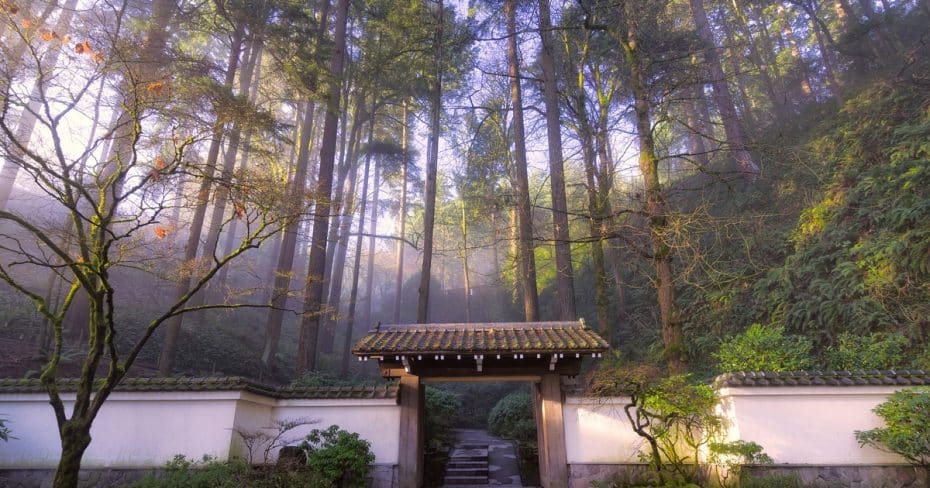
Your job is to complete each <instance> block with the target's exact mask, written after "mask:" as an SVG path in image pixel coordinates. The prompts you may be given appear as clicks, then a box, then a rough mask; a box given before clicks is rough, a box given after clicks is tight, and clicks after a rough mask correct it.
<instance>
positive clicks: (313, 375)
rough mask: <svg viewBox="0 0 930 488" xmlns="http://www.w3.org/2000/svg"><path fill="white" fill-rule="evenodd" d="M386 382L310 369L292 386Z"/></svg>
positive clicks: (307, 386) (380, 383)
mask: <svg viewBox="0 0 930 488" xmlns="http://www.w3.org/2000/svg"><path fill="white" fill-rule="evenodd" d="M384 384H385V382H384V381H383V380H381V379H380V378H379V379H372V378H364V377H351V378H342V377H339V376H336V375H333V374H330V373H325V372H323V371H308V372H306V373H304V374H303V375H302V376H300V377H299V378H297V379H295V380H294V381H292V382H291V386H294V387H300V388H323V387H334V386H379V385H384Z"/></svg>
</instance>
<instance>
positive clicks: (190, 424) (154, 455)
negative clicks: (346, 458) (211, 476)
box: [0, 391, 400, 469]
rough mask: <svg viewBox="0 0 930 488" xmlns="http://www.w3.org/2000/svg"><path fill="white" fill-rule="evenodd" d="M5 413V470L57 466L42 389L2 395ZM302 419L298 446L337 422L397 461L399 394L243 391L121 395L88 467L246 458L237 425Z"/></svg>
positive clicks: (111, 405) (0, 408)
mask: <svg viewBox="0 0 930 488" xmlns="http://www.w3.org/2000/svg"><path fill="white" fill-rule="evenodd" d="M68 398H69V397H68V396H65V399H66V400H67V399H68ZM70 398H72V399H73V395H71V396H70ZM67 408H69V409H70V408H71V404H70V403H68V404H67ZM0 417H3V418H5V419H7V420H8V423H7V425H8V427H9V428H10V429H11V430H12V435H13V436H14V437H16V439H10V441H9V442H0V469H2V468H14V467H15V468H49V467H54V466H55V465H56V464H57V462H58V458H59V457H60V454H61V449H60V447H59V446H60V441H59V438H58V430H57V426H56V424H55V417H54V414H53V412H52V408H51V406H49V404H48V397H47V396H46V395H45V394H44V393H43V394H39V393H33V394H2V395H0ZM296 418H308V419H313V420H316V421H318V422H317V423H315V424H313V425H308V426H303V427H300V428H297V429H294V430H293V431H291V432H289V433H288V434H287V436H286V438H288V439H294V440H295V442H294V443H296V441H299V440H300V439H302V438H303V437H304V436H305V435H306V433H307V432H309V431H310V430H311V429H313V428H325V427H328V426H330V425H334V424H336V425H339V426H340V427H341V428H343V429H345V430H348V431H352V432H358V433H359V434H360V435H361V436H362V438H364V439H366V440H368V441H369V442H370V443H371V445H372V451H373V452H374V454H375V456H376V460H375V462H376V463H378V464H388V465H393V464H396V463H397V451H398V449H399V439H400V407H399V406H398V405H397V404H396V401H395V400H394V399H378V400H354V399H332V400H280V401H279V400H275V399H272V398H268V397H264V396H261V395H254V394H251V393H247V392H240V391H231V392H116V393H113V394H112V395H111V396H110V398H109V399H108V400H107V402H106V403H105V404H104V406H103V408H102V409H101V411H100V414H99V415H98V417H97V419H96V420H95V421H94V425H93V427H92V429H91V437H92V439H93V440H92V442H91V445H90V447H89V448H88V450H87V452H86V453H85V455H84V460H83V461H84V462H83V466H84V467H85V468H91V469H93V468H146V467H161V466H164V464H165V463H166V462H168V461H170V460H171V459H172V458H173V457H174V456H175V455H177V454H182V455H184V456H186V457H188V458H191V459H195V460H199V459H200V458H201V457H202V456H204V455H209V456H212V457H215V458H217V459H221V460H224V459H228V458H229V457H230V456H239V457H243V458H244V457H246V454H247V451H246V449H245V445H244V444H243V442H242V439H241V437H240V436H239V435H238V434H236V432H235V431H236V430H240V431H242V432H256V431H259V430H262V429H269V428H270V427H272V424H273V421H274V420H289V419H296ZM269 431H270V430H269ZM273 454H277V453H273ZM262 457H263V456H262V454H261V453H257V454H256V456H255V458H254V459H253V462H262V461H263V459H262ZM269 461H274V456H272V458H271V459H269Z"/></svg>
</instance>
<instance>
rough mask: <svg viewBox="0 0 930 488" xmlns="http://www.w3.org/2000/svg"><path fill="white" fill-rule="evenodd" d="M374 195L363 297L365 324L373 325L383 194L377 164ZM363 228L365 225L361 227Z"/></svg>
mask: <svg viewBox="0 0 930 488" xmlns="http://www.w3.org/2000/svg"><path fill="white" fill-rule="evenodd" d="M374 188H375V190H374V195H373V196H372V198H371V224H370V226H369V227H368V233H369V234H371V235H370V236H369V238H368V265H367V268H368V272H367V273H365V296H364V297H363V298H362V301H364V302H365V315H363V317H365V319H364V322H362V323H363V324H366V325H371V309H372V306H373V304H372V300H373V299H374V286H375V243H376V242H377V241H376V240H375V239H376V238H375V234H377V233H378V204H379V201H378V199H379V198H380V196H381V167H380V166H378V165H377V164H376V165H375V181H374ZM359 228H363V227H361V226H360V227H359ZM361 237H362V236H361V232H359V238H360V239H361Z"/></svg>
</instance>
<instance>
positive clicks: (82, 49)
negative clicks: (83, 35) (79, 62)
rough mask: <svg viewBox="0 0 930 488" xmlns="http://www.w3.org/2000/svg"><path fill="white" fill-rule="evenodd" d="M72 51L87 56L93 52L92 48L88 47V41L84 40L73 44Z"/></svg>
mask: <svg viewBox="0 0 930 488" xmlns="http://www.w3.org/2000/svg"><path fill="white" fill-rule="evenodd" d="M74 52H76V53H78V54H87V55H88V56H90V55H93V54H94V50H93V49H91V48H90V41H84V42H82V43H80V44H78V45H77V46H74Z"/></svg>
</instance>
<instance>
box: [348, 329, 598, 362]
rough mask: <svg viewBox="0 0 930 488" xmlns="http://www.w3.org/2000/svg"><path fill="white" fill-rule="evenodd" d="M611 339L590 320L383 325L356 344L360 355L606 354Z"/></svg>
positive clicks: (355, 350) (354, 350) (355, 348)
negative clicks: (592, 326) (588, 322)
mask: <svg viewBox="0 0 930 488" xmlns="http://www.w3.org/2000/svg"><path fill="white" fill-rule="evenodd" d="M607 348H608V345H607V342H606V341H605V340H604V339H602V338H601V337H600V336H599V335H597V333H595V332H594V331H592V330H590V329H588V328H587V327H585V325H584V322H581V321H578V322H574V321H565V322H507V323H467V324H466V323H454V324H409V325H386V326H380V327H378V328H376V329H374V330H372V331H370V332H369V333H368V334H367V335H365V336H364V337H362V338H361V339H359V341H358V342H356V343H355V347H354V348H353V349H352V352H353V353H354V354H356V355H359V356H373V355H397V354H515V353H533V354H540V353H543V354H548V353H576V354H582V353H583V354H588V353H592V354H593V353H602V352H604V351H606V350H607Z"/></svg>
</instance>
